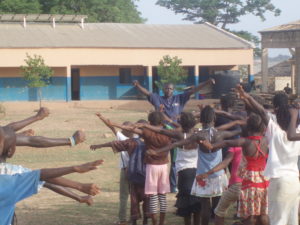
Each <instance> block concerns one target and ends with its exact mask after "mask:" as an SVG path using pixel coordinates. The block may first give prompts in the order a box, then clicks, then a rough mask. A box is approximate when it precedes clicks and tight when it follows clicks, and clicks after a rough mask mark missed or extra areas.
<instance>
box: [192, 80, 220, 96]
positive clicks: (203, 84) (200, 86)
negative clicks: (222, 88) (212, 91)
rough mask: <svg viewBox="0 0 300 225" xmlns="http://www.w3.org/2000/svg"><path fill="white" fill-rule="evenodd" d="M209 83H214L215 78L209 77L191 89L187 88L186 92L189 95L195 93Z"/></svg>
mask: <svg viewBox="0 0 300 225" xmlns="http://www.w3.org/2000/svg"><path fill="white" fill-rule="evenodd" d="M210 84H215V80H214V79H209V80H207V81H205V82H203V83H201V84H199V85H198V86H196V87H194V88H192V89H191V90H188V91H187V93H189V95H192V94H195V93H196V92H198V91H200V90H201V89H202V88H204V87H205V86H207V85H210Z"/></svg>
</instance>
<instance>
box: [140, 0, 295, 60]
mask: <svg viewBox="0 0 300 225" xmlns="http://www.w3.org/2000/svg"><path fill="white" fill-rule="evenodd" d="M271 2H272V3H273V4H274V5H275V6H276V7H277V8H279V9H281V14H280V16H277V17H275V16H274V15H273V14H271V13H267V14H266V15H265V16H266V21H261V19H260V18H258V17H255V16H253V15H246V16H244V17H241V18H240V19H241V21H240V22H239V23H238V24H235V25H231V26H228V28H229V29H232V30H247V31H249V32H251V33H253V34H255V35H257V36H260V35H259V33H258V31H261V30H264V29H267V28H271V27H274V26H278V25H281V24H285V23H289V22H292V21H296V20H300V12H299V9H300V0H271ZM155 3H156V0H139V1H137V6H138V10H139V11H140V12H141V13H142V17H143V18H146V19H147V22H146V23H147V24H192V22H190V21H185V20H183V17H184V16H183V15H180V14H177V15H176V14H175V13H174V12H173V11H171V10H169V9H166V8H164V7H161V6H158V5H156V4H155ZM278 54H286V55H289V52H288V50H287V49H269V55H270V56H276V55H278Z"/></svg>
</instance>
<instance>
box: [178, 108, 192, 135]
mask: <svg viewBox="0 0 300 225" xmlns="http://www.w3.org/2000/svg"><path fill="white" fill-rule="evenodd" d="M180 125H181V127H182V129H183V130H184V131H186V132H187V131H189V130H190V129H192V128H193V127H194V126H195V125H196V120H195V117H194V115H193V114H192V113H190V112H182V113H181V114H180Z"/></svg>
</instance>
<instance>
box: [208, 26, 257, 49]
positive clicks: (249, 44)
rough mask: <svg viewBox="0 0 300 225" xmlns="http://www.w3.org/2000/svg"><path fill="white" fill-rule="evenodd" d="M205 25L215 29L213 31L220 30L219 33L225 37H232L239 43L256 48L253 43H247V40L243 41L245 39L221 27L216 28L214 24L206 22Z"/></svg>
mask: <svg viewBox="0 0 300 225" xmlns="http://www.w3.org/2000/svg"><path fill="white" fill-rule="evenodd" d="M204 24H205V25H207V26H209V27H211V28H213V29H215V30H218V31H220V32H222V33H224V34H225V35H227V36H230V37H232V38H234V39H236V40H238V41H240V42H242V43H245V44H247V45H248V46H249V47H251V48H255V45H254V44H253V43H252V42H250V41H247V40H245V39H243V38H241V37H239V36H237V35H235V34H233V33H231V32H229V31H226V30H224V29H222V28H219V27H217V26H215V25H213V24H211V23H209V22H205V23H204Z"/></svg>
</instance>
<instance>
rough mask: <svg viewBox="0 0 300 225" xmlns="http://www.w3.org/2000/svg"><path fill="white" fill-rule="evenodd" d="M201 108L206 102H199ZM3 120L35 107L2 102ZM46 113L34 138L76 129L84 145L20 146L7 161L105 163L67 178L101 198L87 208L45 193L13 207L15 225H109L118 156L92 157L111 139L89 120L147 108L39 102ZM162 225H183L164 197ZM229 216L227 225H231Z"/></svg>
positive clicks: (141, 113)
mask: <svg viewBox="0 0 300 225" xmlns="http://www.w3.org/2000/svg"><path fill="white" fill-rule="evenodd" d="M198 103H199V102H198V101H190V102H189V104H188V106H187V107H186V110H187V111H189V110H192V109H196V105H197V104H198ZM204 103H206V102H204ZM3 105H4V106H5V108H6V116H5V117H4V118H2V121H1V124H2V125H5V124H7V123H9V122H12V121H17V120H21V119H24V118H26V117H29V116H31V115H33V114H34V113H35V112H34V110H36V109H37V108H38V103H36V102H29V103H20V102H18V103H16V102H14V103H3ZM43 105H44V106H46V107H48V108H49V109H50V111H51V114H50V116H49V117H48V118H46V119H44V120H43V121H39V122H37V123H35V124H33V125H31V126H29V128H32V129H34V130H35V132H36V135H42V136H47V137H69V136H71V135H72V134H73V132H74V131H75V130H76V129H84V130H85V131H86V134H87V140H86V142H85V143H83V144H80V145H78V146H75V147H72V148H70V147H56V148H46V149H34V148H27V147H19V148H18V149H17V152H16V154H15V156H14V158H13V159H11V160H9V162H11V163H14V164H21V165H23V166H25V167H28V168H32V169H36V168H50V167H59V166H68V165H74V164H79V163H84V162H87V161H92V160H95V159H104V161H105V163H104V164H103V165H102V166H101V167H100V169H98V170H96V171H92V172H90V173H87V174H73V175H69V176H68V177H70V178H72V179H75V180H78V181H82V182H89V183H90V182H94V183H96V184H98V185H99V186H100V187H101V194H99V195H98V196H96V197H95V204H94V205H93V206H92V207H88V206H86V205H83V204H79V203H77V202H75V201H73V200H71V199H68V198H65V197H62V196H59V195H57V194H55V193H53V192H51V191H50V190H47V189H42V190H41V192H40V193H39V194H37V195H35V196H33V197H31V198H29V199H27V200H24V201H22V202H21V203H19V204H18V205H17V209H16V213H17V215H18V224H20V225H59V224H64V225H109V224H113V223H114V222H115V221H116V220H117V212H118V202H119V200H118V179H119V169H118V155H115V154H114V153H112V151H111V150H110V149H103V150H98V151H96V152H92V151H90V150H89V145H91V144H96V143H103V142H108V141H111V140H113V136H108V135H105V134H108V133H110V131H109V129H108V128H106V127H105V126H104V125H103V124H102V123H101V121H100V120H99V119H98V118H97V117H96V116H95V115H94V114H95V112H101V113H103V115H104V116H107V117H109V118H110V119H111V120H113V121H117V122H123V121H125V120H129V121H136V120H138V119H140V118H146V115H147V111H148V110H150V109H151V106H150V104H148V103H147V102H145V101H93V102H88V101H87V102H71V103H64V102H56V103H54V102H44V103H43ZM168 199H169V206H170V207H169V209H168V215H167V221H166V224H167V225H170V224H172V225H177V224H183V220H182V219H181V218H178V217H177V216H175V215H174V212H175V208H174V207H173V205H174V202H175V195H174V194H169V195H168ZM232 222H233V221H232V213H231V214H230V215H229V216H228V218H227V224H228V225H229V224H232Z"/></svg>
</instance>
